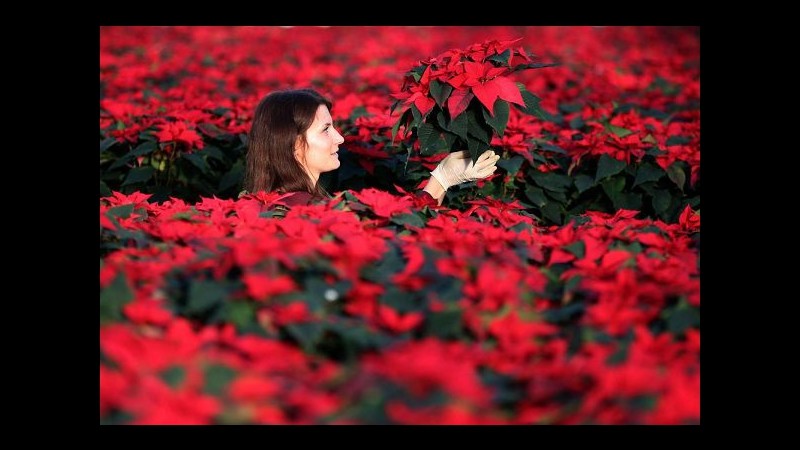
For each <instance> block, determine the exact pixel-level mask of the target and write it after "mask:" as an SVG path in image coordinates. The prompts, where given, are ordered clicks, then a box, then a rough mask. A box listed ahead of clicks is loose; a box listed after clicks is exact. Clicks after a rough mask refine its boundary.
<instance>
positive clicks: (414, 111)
mask: <svg viewBox="0 0 800 450" xmlns="http://www.w3.org/2000/svg"><path fill="white" fill-rule="evenodd" d="M409 109H410V110H411V117H412V120H411V124H410V125H409V126H408V128H409V129H414V128H417V127H418V126H419V124H420V123H422V120H423V119H424V117H422V112H420V110H419V108H417V105H415V104H413V103H412V104H411V107H410V108H409Z"/></svg>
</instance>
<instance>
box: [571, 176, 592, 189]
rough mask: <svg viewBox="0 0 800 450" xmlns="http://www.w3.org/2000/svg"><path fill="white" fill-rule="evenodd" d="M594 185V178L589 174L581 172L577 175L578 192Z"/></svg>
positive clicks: (576, 185)
mask: <svg viewBox="0 0 800 450" xmlns="http://www.w3.org/2000/svg"><path fill="white" fill-rule="evenodd" d="M592 186H594V180H593V179H592V177H590V176H589V175H584V174H580V175H576V176H575V187H576V188H578V193H582V192H583V191H585V190H587V189H589V188H590V187H592Z"/></svg>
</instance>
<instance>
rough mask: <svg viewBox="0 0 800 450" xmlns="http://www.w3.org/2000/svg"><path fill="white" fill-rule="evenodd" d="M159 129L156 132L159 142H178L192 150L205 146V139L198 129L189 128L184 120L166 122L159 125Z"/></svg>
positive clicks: (185, 148) (184, 147)
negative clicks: (198, 132)
mask: <svg viewBox="0 0 800 450" xmlns="http://www.w3.org/2000/svg"><path fill="white" fill-rule="evenodd" d="M159 130H160V131H159V132H157V133H154V135H155V136H156V137H157V138H158V141H159V142H163V143H169V142H177V143H178V144H182V146H183V149H184V150H187V151H191V149H192V148H197V149H202V148H203V139H202V138H201V137H200V135H199V134H197V132H196V131H194V130H192V129H189V128H187V126H186V124H185V123H184V122H171V123H165V124H163V125H160V126H159ZM166 148H169V147H165V149H166Z"/></svg>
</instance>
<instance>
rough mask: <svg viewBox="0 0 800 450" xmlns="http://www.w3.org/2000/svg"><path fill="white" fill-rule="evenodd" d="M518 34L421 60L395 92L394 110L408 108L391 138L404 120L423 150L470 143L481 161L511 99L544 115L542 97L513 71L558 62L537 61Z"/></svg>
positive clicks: (502, 124) (502, 125) (502, 129)
mask: <svg viewBox="0 0 800 450" xmlns="http://www.w3.org/2000/svg"><path fill="white" fill-rule="evenodd" d="M519 40H520V39H516V40H511V41H497V40H490V41H486V42H484V43H481V44H473V45H471V46H470V47H468V48H467V49H466V50H460V49H453V50H448V51H446V52H444V53H442V54H440V55H438V56H436V57H433V58H429V59H427V60H424V61H420V65H418V66H416V67H415V68H413V69H411V70H410V71H409V72H407V73H406V78H405V81H404V83H403V87H402V88H401V90H400V92H399V93H396V94H393V96H394V98H396V99H397V102H395V104H394V105H393V106H392V110H394V109H395V108H397V107H402V108H404V109H403V111H402V113H401V114H400V119H399V120H398V121H397V122H396V123H395V125H394V128H393V129H392V138H393V139H394V138H395V137H396V136H397V132H398V130H399V129H400V127H401V126H402V127H403V128H404V137H408V136H409V135H410V136H411V144H412V146H413V144H414V142H418V143H419V150H420V152H421V153H422V154H426V153H427V154H433V153H437V152H439V151H444V150H448V151H449V150H463V149H464V148H466V149H468V151H469V153H470V155H471V156H472V160H473V161H476V160H477V159H478V155H480V154H481V153H483V151H485V150H486V149H488V148H489V143H490V142H491V140H492V137H493V136H494V134H495V133H496V134H497V135H499V136H502V135H503V133H504V132H505V128H506V124H507V123H508V116H509V110H510V104H513V105H515V106H516V107H517V108H518V109H520V110H521V111H523V112H525V113H527V114H534V115H538V116H539V117H544V113H543V112H542V110H541V109H540V108H539V98H538V97H536V96H535V95H533V94H532V93H530V92H528V91H527V90H526V89H525V86H524V85H523V84H521V83H515V82H514V81H512V79H511V78H510V75H511V74H513V73H514V72H517V71H520V70H524V69H538V68H542V67H550V66H554V65H556V64H555V63H541V62H538V61H536V57H535V55H532V54H529V53H528V52H526V51H525V50H524V49H523V48H522V47H512V46H513V44H514V43H516V42H518V41H519ZM410 148H411V146H410V147H409V151H410Z"/></svg>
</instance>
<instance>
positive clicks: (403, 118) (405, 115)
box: [392, 109, 411, 145]
mask: <svg viewBox="0 0 800 450" xmlns="http://www.w3.org/2000/svg"><path fill="white" fill-rule="evenodd" d="M410 115H411V109H407V110H405V111H403V114H401V115H400V119H398V120H397V122H395V124H394V126H392V145H394V140H395V138H396V137H397V131H398V130H399V129H400V125H402V124H404V123H406V121H407V120H408V118H409V116H410Z"/></svg>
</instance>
